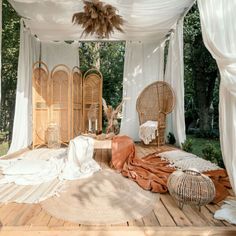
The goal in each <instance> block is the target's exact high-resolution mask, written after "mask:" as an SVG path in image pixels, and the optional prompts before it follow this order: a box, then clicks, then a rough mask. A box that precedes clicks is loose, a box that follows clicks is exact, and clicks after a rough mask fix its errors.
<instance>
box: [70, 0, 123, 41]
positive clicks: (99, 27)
mask: <svg viewBox="0 0 236 236" xmlns="http://www.w3.org/2000/svg"><path fill="white" fill-rule="evenodd" d="M116 12H117V9H116V8H115V7H113V6H112V5H110V4H105V3H103V2H100V1H99V0H92V1H84V11H83V12H77V13H75V14H74V15H73V17H72V22H73V23H74V24H78V25H81V27H82V28H83V29H84V31H83V33H82V35H81V37H82V36H83V34H84V33H85V35H89V34H90V35H94V34H95V35H96V36H98V38H109V37H110V35H111V34H112V33H114V30H118V31H120V32H122V33H123V32H124V31H123V29H122V26H123V24H124V20H123V18H122V17H121V16H120V15H118V14H117V13H116Z"/></svg>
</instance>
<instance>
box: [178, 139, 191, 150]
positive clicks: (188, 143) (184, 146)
mask: <svg viewBox="0 0 236 236" xmlns="http://www.w3.org/2000/svg"><path fill="white" fill-rule="evenodd" d="M181 145H182V149H183V150H184V151H185V152H192V151H193V141H192V139H189V138H187V139H186V140H185V142H184V143H181Z"/></svg>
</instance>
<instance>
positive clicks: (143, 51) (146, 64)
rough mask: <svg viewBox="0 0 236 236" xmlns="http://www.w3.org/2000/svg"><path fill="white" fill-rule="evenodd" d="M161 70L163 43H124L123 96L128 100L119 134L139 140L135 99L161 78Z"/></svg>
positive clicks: (162, 65)
mask: <svg viewBox="0 0 236 236" xmlns="http://www.w3.org/2000/svg"><path fill="white" fill-rule="evenodd" d="M163 71H164V43H162V44H159V43H158V42H157V43H156V42H152V43H143V42H131V41H128V42H127V43H126V51H125V64H124V80H123V97H125V98H127V99H128V100H126V102H125V104H124V106H123V118H122V121H121V131H120V133H121V134H126V135H128V136H129V137H131V138H133V139H134V140H135V141H137V140H140V139H139V135H138V133H139V121H138V114H137V111H136V100H137V98H138V96H139V94H140V92H141V91H142V90H143V89H144V88H145V87H146V86H147V85H149V84H151V83H152V82H154V81H157V80H161V81H162V80H163Z"/></svg>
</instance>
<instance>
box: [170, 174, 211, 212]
mask: <svg viewBox="0 0 236 236" xmlns="http://www.w3.org/2000/svg"><path fill="white" fill-rule="evenodd" d="M167 187H168V190H169V192H170V194H171V196H172V197H173V198H174V199H175V200H176V201H177V203H178V205H179V207H180V209H182V208H183V205H184V204H189V205H196V206H198V207H199V211H200V210H201V206H204V205H206V204H208V203H209V202H211V201H212V200H213V199H214V197H215V185H214V184H213V182H212V180H211V179H210V178H209V177H208V176H206V175H204V174H201V173H200V172H198V171H196V170H191V169H189V170H184V171H180V170H177V171H175V172H173V173H172V174H171V175H170V176H169V178H168V182H167Z"/></svg>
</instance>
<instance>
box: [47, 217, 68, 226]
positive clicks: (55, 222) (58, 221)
mask: <svg viewBox="0 0 236 236" xmlns="http://www.w3.org/2000/svg"><path fill="white" fill-rule="evenodd" d="M64 224H65V221H64V220H61V219H57V218H55V217H53V216H52V217H51V219H50V221H49V222H48V226H49V227H55V226H63V225H64Z"/></svg>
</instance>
